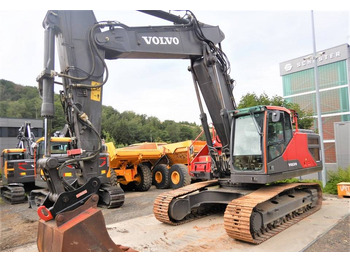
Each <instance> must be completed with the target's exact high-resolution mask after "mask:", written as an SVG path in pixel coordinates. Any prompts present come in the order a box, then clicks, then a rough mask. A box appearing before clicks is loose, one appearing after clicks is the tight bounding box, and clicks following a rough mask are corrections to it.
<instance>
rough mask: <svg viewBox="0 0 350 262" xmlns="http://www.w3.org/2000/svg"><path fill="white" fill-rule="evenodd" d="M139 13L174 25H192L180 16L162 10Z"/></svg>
mask: <svg viewBox="0 0 350 262" xmlns="http://www.w3.org/2000/svg"><path fill="white" fill-rule="evenodd" d="M137 11H139V12H142V13H145V14H148V15H152V16H155V17H158V18H161V19H164V20H167V21H170V22H173V23H174V24H180V25H182V24H183V25H186V24H189V23H190V21H189V20H187V19H184V18H181V17H179V16H176V15H173V14H170V13H167V12H165V11H161V10H137Z"/></svg>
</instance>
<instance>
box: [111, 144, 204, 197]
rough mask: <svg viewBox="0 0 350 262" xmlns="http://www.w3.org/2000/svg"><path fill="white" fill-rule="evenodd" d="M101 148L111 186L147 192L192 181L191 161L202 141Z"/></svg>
mask: <svg viewBox="0 0 350 262" xmlns="http://www.w3.org/2000/svg"><path fill="white" fill-rule="evenodd" d="M105 145H106V147H107V149H108V153H109V163H110V174H109V176H110V179H111V182H112V184H116V183H120V185H121V187H122V188H123V189H124V190H136V191H147V190H149V188H150V187H151V186H152V184H154V185H155V186H156V187H157V188H158V189H165V188H169V187H171V188H179V187H182V186H186V185H189V184H190V183H191V180H192V179H191V178H192V176H191V175H190V174H191V170H190V167H191V162H192V161H193V159H194V158H195V157H196V155H197V154H198V153H199V152H200V151H201V150H202V149H203V148H204V147H205V146H206V142H205V141H197V140H194V141H193V140H187V141H183V142H178V143H172V144H167V143H151V142H146V143H139V144H133V145H130V146H128V147H123V148H115V146H114V144H113V143H106V144H105Z"/></svg>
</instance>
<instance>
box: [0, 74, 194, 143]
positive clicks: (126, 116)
mask: <svg viewBox="0 0 350 262" xmlns="http://www.w3.org/2000/svg"><path fill="white" fill-rule="evenodd" d="M40 108H41V98H40V96H39V92H38V90H37V88H36V87H33V86H22V85H18V84H15V83H13V82H11V81H8V80H4V79H0V117H14V118H32V119H41V117H40ZM55 114H56V115H55V119H54V121H53V129H54V130H60V129H62V127H63V126H64V124H65V120H64V115H63V110H62V106H61V103H60V101H59V95H58V94H56V95H55ZM200 130H201V129H200V127H199V126H198V125H196V124H195V123H188V122H180V123H178V122H175V121H172V120H166V121H164V122H161V121H160V120H159V119H158V118H156V117H153V116H150V117H149V116H147V115H139V114H136V113H134V112H132V111H125V112H122V113H120V112H118V111H117V110H116V109H114V108H113V107H111V106H103V107H102V136H103V137H104V138H105V139H106V140H107V142H109V141H112V142H114V143H115V144H116V145H117V146H124V145H129V144H133V143H138V142H168V143H173V142H179V141H184V140H189V139H194V138H195V137H196V136H197V135H198V134H199V133H200Z"/></svg>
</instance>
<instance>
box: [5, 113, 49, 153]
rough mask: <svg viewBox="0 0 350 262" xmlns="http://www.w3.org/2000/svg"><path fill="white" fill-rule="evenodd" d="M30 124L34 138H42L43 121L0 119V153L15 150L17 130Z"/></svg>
mask: <svg viewBox="0 0 350 262" xmlns="http://www.w3.org/2000/svg"><path fill="white" fill-rule="evenodd" d="M25 122H30V124H31V128H32V131H33V133H34V135H35V137H36V138H39V137H42V136H43V134H44V133H43V121H42V120H38V119H24V118H0V152H2V150H3V149H5V148H16V145H17V143H18V140H17V135H18V129H19V128H20V127H21V126H22V125H23V124H24V123H25Z"/></svg>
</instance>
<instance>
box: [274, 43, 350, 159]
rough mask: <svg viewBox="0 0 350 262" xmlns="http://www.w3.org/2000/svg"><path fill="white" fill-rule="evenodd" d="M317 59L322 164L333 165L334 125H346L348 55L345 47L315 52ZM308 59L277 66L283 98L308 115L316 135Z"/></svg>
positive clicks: (311, 67) (349, 94) (312, 80)
mask: <svg viewBox="0 0 350 262" xmlns="http://www.w3.org/2000/svg"><path fill="white" fill-rule="evenodd" d="M319 54H320V55H319V58H318V59H317V65H318V73H319V79H318V80H319V81H318V84H319V90H320V100H321V116H322V127H323V136H324V148H325V158H326V159H325V160H326V161H325V162H326V163H328V164H332V163H336V162H337V157H336V146H335V134H334V124H335V123H337V122H344V121H350V103H349V97H350V92H349V54H350V49H349V45H348V44H344V45H340V46H336V47H332V48H329V49H326V50H323V51H321V52H319ZM310 56H311V55H305V56H303V57H299V58H295V59H293V60H289V61H286V62H283V63H281V64H280V73H281V76H282V81H283V97H284V99H285V100H286V101H289V102H292V103H297V104H299V105H300V107H301V109H303V110H305V111H309V112H312V114H313V115H314V118H315V121H314V123H313V129H314V130H316V131H317V126H318V124H317V110H316V91H315V77H314V62H315V61H314V60H312V59H308V58H310Z"/></svg>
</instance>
